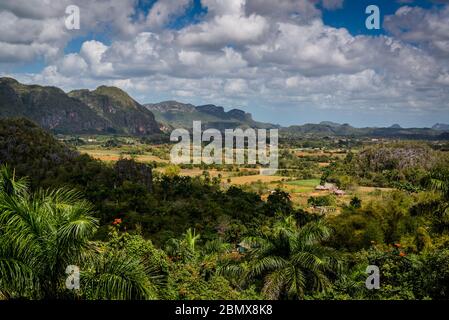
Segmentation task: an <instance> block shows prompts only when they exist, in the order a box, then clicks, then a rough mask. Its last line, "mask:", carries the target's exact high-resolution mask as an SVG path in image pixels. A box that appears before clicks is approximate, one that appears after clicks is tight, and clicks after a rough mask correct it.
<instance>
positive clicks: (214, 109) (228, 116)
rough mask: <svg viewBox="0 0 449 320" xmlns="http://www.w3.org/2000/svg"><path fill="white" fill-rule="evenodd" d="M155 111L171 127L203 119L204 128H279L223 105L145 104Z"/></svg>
mask: <svg viewBox="0 0 449 320" xmlns="http://www.w3.org/2000/svg"><path fill="white" fill-rule="evenodd" d="M144 106H145V107H146V108H147V109H148V110H150V111H151V112H152V113H154V115H155V117H156V120H157V121H158V122H160V123H162V124H164V125H165V126H166V127H167V128H168V129H169V128H186V129H190V128H192V124H193V121H201V123H202V125H203V128H205V129H207V128H216V129H218V130H224V129H233V128H236V127H240V128H249V127H251V128H266V129H268V128H277V127H278V126H277V125H273V124H270V123H262V122H258V121H255V120H253V118H252V116H251V114H250V113H246V112H245V111H243V110H239V109H232V110H230V111H225V110H224V108H223V107H220V106H216V105H213V104H207V105H201V106H194V105H192V104H185V103H181V102H177V101H164V102H160V103H148V104H145V105H144Z"/></svg>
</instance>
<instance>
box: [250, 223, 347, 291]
mask: <svg viewBox="0 0 449 320" xmlns="http://www.w3.org/2000/svg"><path fill="white" fill-rule="evenodd" d="M329 236H330V229H329V228H328V227H327V226H326V225H325V224H324V223H323V222H322V221H317V222H310V223H308V224H306V225H305V226H303V227H301V228H299V227H298V226H297V225H296V223H295V222H294V218H293V217H291V216H289V217H288V218H285V219H284V220H283V221H280V222H278V223H277V224H276V225H275V226H274V229H273V232H271V233H264V234H261V235H260V236H256V237H250V238H247V239H245V240H244V245H245V246H246V247H248V248H249V258H250V262H249V265H248V268H247V272H246V278H247V279H251V280H253V279H258V278H259V279H262V281H263V288H262V291H263V293H264V294H265V296H266V297H267V298H269V299H279V298H284V299H285V298H287V299H294V298H299V299H301V298H303V297H304V295H305V294H306V292H313V291H315V290H316V291H325V290H326V289H328V288H329V287H330V285H331V282H330V278H329V277H330V276H331V275H332V274H335V273H336V272H337V271H339V269H340V263H341V261H340V259H339V256H338V255H337V253H336V251H334V250H333V249H331V248H328V247H325V246H323V245H322V242H323V241H325V240H327V239H328V238H329Z"/></svg>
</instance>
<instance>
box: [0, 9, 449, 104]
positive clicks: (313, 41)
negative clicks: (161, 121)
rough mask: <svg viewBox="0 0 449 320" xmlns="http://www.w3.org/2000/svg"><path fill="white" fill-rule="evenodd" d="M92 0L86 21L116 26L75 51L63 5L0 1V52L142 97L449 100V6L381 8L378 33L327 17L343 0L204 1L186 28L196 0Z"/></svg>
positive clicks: (60, 81)
mask: <svg viewBox="0 0 449 320" xmlns="http://www.w3.org/2000/svg"><path fill="white" fill-rule="evenodd" d="M62 3H64V1H62ZM90 3H91V2H89V1H87V0H86V1H84V0H80V1H79V5H80V6H81V10H82V12H83V10H87V11H88V14H87V15H86V16H84V18H82V25H83V23H84V26H85V27H86V29H87V30H89V31H91V30H101V29H102V28H106V29H108V30H112V31H113V32H112V36H111V41H110V42H108V43H106V42H101V41H98V40H87V41H85V42H84V43H83V44H82V46H81V48H80V50H79V52H75V53H70V54H63V52H61V50H62V49H63V48H64V45H65V44H66V43H67V41H69V40H70V39H71V38H73V37H74V36H76V34H75V35H74V34H70V33H68V31H67V30H64V29H58V28H55V26H57V25H58V24H61V23H63V21H62V20H61V17H60V15H59V13H58V12H59V11H58V10H61V8H62V7H61V5H60V4H53V2H52V4H51V5H50V7H49V9H48V10H47V11H42V12H41V10H40V9H37V10H36V11H33V10H29V8H22V5H21V4H23V3H21V2H20V1H18V2H17V1H15V2H13V1H4V2H2V4H1V5H0V24H1V25H2V26H5V27H7V30H6V31H5V32H4V33H2V34H0V62H2V61H3V62H7V61H25V60H28V61H31V60H32V59H34V58H35V57H36V56H46V57H50V56H51V59H48V60H47V61H48V63H47V66H46V68H45V69H44V70H43V71H42V72H41V73H39V74H28V75H23V74H21V75H20V74H19V75H17V77H18V78H19V79H22V80H24V81H27V82H39V83H47V84H52V85H58V86H63V87H64V88H67V89H71V88H79V87H89V88H91V87H93V86H96V85H99V84H109V85H117V86H120V87H122V88H123V89H125V90H127V91H129V92H130V93H131V94H133V96H135V97H136V98H137V99H139V100H140V101H142V102H154V101H156V100H158V99H167V98H168V99H179V100H182V101H185V100H186V101H187V102H192V103H206V102H212V103H217V104H222V105H229V106H242V105H249V106H250V105H252V104H257V105H258V106H259V107H261V108H263V107H268V106H276V107H279V108H290V109H291V110H294V109H295V108H296V107H297V106H307V107H309V110H312V109H313V108H315V109H319V110H329V109H334V110H353V111H356V110H376V108H377V109H379V110H383V111H385V112H393V111H394V112H418V111H419V112H433V111H435V110H437V111H442V110H447V108H448V104H447V101H449V90H447V86H448V85H449V64H448V57H449V38H448V37H449V36H448V35H449V7H448V6H444V7H442V8H440V9H439V10H434V9H430V10H429V9H422V8H419V7H409V6H403V7H401V8H400V9H399V10H398V11H397V12H396V13H395V14H394V15H391V16H388V17H385V27H386V28H387V30H388V32H389V33H388V34H387V35H382V36H375V37H373V36H368V35H357V36H355V35H352V34H351V33H350V32H349V31H348V30H346V29H345V28H334V27H331V26H328V25H326V24H325V23H324V22H323V20H322V17H321V16H322V12H321V10H323V8H324V10H337V9H339V8H341V6H342V5H343V1H342V0H280V1H277V2H274V1H268V0H201V3H202V5H203V6H204V7H207V14H206V15H204V16H202V17H201V20H200V21H198V22H196V23H192V24H188V25H186V26H184V27H182V28H180V29H170V28H167V25H168V24H169V22H170V21H171V20H172V19H173V18H174V17H179V16H182V15H183V14H184V13H185V12H186V10H187V9H188V8H189V6H191V5H192V1H191V0H182V1H172V0H159V1H157V2H156V3H155V4H154V5H153V6H152V7H151V8H150V10H149V12H148V14H147V15H145V14H144V13H143V12H138V11H136V6H135V5H136V1H131V0H129V1H128V0H126V1H119V2H118V1H113V0H102V1H100V2H96V3H95V6H93V5H91V4H90ZM83 8H84V9H83ZM83 19H84V20H83ZM416 21H420V23H416ZM421 22H422V23H421ZM13 25H14V26H16V28H11V26H13ZM8 26H9V27H8ZM21 30H22V31H21ZM61 30H62V31H61ZM85 31H86V30H85Z"/></svg>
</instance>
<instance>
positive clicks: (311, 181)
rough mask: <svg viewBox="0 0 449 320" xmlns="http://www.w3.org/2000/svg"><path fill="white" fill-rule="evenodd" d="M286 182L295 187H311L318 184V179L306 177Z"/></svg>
mask: <svg viewBox="0 0 449 320" xmlns="http://www.w3.org/2000/svg"><path fill="white" fill-rule="evenodd" d="M286 184H288V185H292V186H297V187H313V188H315V187H316V186H317V185H319V184H320V179H307V180H294V181H289V182H287V183H286Z"/></svg>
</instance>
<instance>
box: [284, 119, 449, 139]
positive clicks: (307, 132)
mask: <svg viewBox="0 0 449 320" xmlns="http://www.w3.org/2000/svg"><path fill="white" fill-rule="evenodd" d="M281 133H284V135H286V136H293V137H296V136H306V137H307V136H314V137H325V136H328V137H332V136H335V137H371V138H401V139H441V140H448V139H449V130H448V131H444V130H436V129H434V128H402V127H401V126H399V125H397V124H394V125H392V126H390V127H388V128H374V127H367V128H355V127H352V126H351V125H349V124H347V123H345V124H338V123H335V122H329V121H323V122H321V123H319V124H310V123H309V124H304V125H300V126H290V127H287V128H281Z"/></svg>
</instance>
